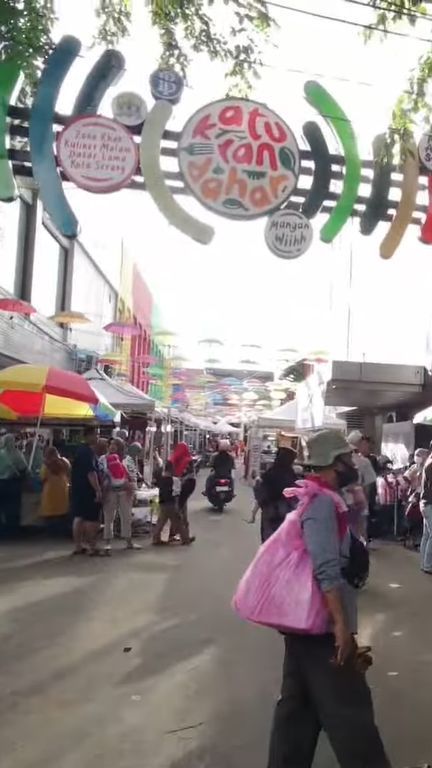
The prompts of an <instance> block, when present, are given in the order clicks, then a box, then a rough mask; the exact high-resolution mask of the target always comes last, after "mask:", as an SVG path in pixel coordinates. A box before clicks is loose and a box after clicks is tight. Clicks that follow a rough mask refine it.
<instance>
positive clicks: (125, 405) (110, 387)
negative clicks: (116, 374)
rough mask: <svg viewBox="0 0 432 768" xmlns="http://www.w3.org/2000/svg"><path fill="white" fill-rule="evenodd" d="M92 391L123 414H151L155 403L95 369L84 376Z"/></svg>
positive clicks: (123, 383) (139, 392) (135, 389)
mask: <svg viewBox="0 0 432 768" xmlns="http://www.w3.org/2000/svg"><path fill="white" fill-rule="evenodd" d="M84 377H85V378H86V379H87V381H89V382H91V385H92V387H93V389H94V390H95V391H96V392H97V393H98V394H100V395H102V397H104V398H105V400H107V401H108V402H109V403H110V405H112V407H113V408H115V409H116V410H118V411H123V412H124V413H153V411H154V409H155V402H154V400H152V398H151V397H148V395H145V394H144V392H141V390H139V389H137V388H136V387H134V386H132V384H128V383H126V382H119V381H114V380H113V379H110V378H109V376H106V375H105V373H103V372H102V371H99V370H98V369H97V368H92V370H91V371H87V372H86V373H85V374H84Z"/></svg>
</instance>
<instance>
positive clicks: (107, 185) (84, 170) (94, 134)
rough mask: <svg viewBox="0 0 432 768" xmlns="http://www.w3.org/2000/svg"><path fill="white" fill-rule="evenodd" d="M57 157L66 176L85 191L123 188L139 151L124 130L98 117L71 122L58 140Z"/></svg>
mask: <svg viewBox="0 0 432 768" xmlns="http://www.w3.org/2000/svg"><path fill="white" fill-rule="evenodd" d="M57 156H58V159H59V163H60V165H61V167H62V168H63V170H64V172H65V173H66V175H67V177H68V178H69V179H70V180H71V181H73V182H74V183H75V184H76V185H77V186H78V187H81V188H82V189H86V190H87V191H88V192H115V191H116V190H118V189H121V188H122V187H125V186H126V185H127V184H129V182H130V180H131V178H132V176H133V174H134V173H136V170H137V165H138V150H137V147H136V144H135V142H134V140H133V138H132V136H131V134H130V133H129V131H128V130H127V128H125V127H124V126H123V125H121V123H118V122H116V121H115V120H111V119H110V118H108V117H101V116H99V115H87V116H85V117H77V118H75V119H74V120H71V121H70V123H68V125H66V126H65V128H64V129H63V130H62V132H61V133H60V134H59V136H58V138H57Z"/></svg>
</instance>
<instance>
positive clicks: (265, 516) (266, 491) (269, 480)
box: [256, 448, 297, 541]
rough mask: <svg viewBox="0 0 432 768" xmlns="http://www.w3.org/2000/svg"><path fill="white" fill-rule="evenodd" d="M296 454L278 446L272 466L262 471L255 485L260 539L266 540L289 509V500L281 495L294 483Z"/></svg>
mask: <svg viewBox="0 0 432 768" xmlns="http://www.w3.org/2000/svg"><path fill="white" fill-rule="evenodd" d="M296 456H297V454H296V452H295V451H294V450H293V449H292V448H278V451H277V453H276V458H275V460H274V462H273V464H272V466H271V467H270V468H269V469H268V470H267V471H266V472H264V474H263V476H262V478H261V482H260V484H259V487H257V490H256V493H257V496H258V497H257V499H256V500H257V502H258V504H259V506H260V507H261V540H262V541H266V540H267V539H268V538H270V536H272V535H273V533H274V532H275V531H276V530H277V529H278V528H279V526H280V525H281V524H282V523H283V521H284V520H285V516H286V514H287V513H288V512H290V511H291V509H292V507H291V502H289V501H288V500H287V499H286V498H285V497H284V495H283V492H284V489H285V488H290V487H292V486H293V485H295V483H296V481H297V475H296V473H295V471H294V469H293V464H294V461H295V458H296Z"/></svg>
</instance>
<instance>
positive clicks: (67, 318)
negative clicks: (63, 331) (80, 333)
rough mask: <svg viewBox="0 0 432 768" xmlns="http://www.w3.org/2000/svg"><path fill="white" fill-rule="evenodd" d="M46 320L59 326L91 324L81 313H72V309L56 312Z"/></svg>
mask: <svg viewBox="0 0 432 768" xmlns="http://www.w3.org/2000/svg"><path fill="white" fill-rule="evenodd" d="M48 319H49V320H52V321H53V322H54V323H58V324H59V325H85V324H86V323H90V322H91V321H90V319H89V318H88V317H86V315H85V314H84V313H83V312H74V311H73V310H72V309H69V310H64V311H63V312H56V314H55V315H51V317H50V318H48Z"/></svg>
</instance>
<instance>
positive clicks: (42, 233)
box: [31, 223, 61, 317]
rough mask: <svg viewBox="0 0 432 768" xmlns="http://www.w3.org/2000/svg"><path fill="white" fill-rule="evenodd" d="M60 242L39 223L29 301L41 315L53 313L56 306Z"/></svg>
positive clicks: (47, 315)
mask: <svg viewBox="0 0 432 768" xmlns="http://www.w3.org/2000/svg"><path fill="white" fill-rule="evenodd" d="M60 248H61V246H60V244H59V243H58V242H57V240H56V239H55V238H54V237H53V236H52V235H51V234H50V233H49V232H48V230H47V229H46V227H44V226H43V224H42V223H39V225H38V228H37V232H36V243H35V254H34V264H33V285H32V298H31V303H32V304H33V306H34V307H35V308H36V309H37V311H38V312H40V313H41V314H42V315H46V317H49V316H50V315H54V314H55V311H56V307H57V285H58V274H59V262H60Z"/></svg>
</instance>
